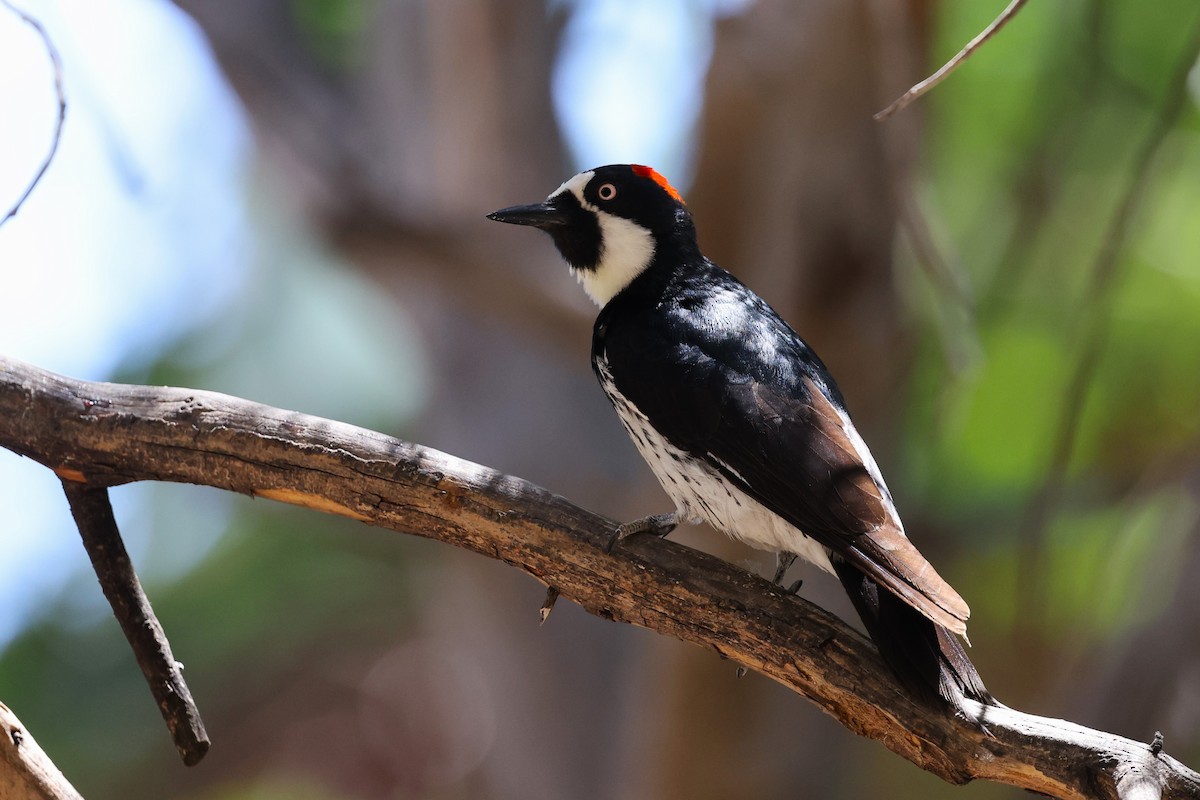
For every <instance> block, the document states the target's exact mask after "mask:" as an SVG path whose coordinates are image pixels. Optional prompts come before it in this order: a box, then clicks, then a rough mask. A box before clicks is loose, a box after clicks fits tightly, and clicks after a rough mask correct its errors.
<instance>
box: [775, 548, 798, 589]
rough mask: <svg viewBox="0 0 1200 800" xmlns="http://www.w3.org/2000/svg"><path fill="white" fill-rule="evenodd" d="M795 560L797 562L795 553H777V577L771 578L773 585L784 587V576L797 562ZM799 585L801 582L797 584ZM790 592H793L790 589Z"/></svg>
mask: <svg viewBox="0 0 1200 800" xmlns="http://www.w3.org/2000/svg"><path fill="white" fill-rule="evenodd" d="M795 560H796V554H795V553H784V552H779V553H776V554H775V576H774V577H772V578H771V583H773V584H775V585H776V586H783V576H784V574H786V573H787V571H788V568H789V567H791V566H792V563H793V562H795ZM797 583H799V582H797ZM795 588H797V589H799V588H800V587H799V586H796V587H795ZM789 591H791V590H790V589H789Z"/></svg>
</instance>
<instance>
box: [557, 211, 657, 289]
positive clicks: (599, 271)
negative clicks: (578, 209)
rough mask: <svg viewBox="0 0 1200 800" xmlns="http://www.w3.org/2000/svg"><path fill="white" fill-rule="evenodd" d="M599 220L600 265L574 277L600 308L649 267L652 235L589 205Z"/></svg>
mask: <svg viewBox="0 0 1200 800" xmlns="http://www.w3.org/2000/svg"><path fill="white" fill-rule="evenodd" d="M592 209H593V210H594V213H595V214H596V217H597V218H598V219H599V221H600V242H601V244H600V262H599V263H598V264H596V268H595V269H584V270H576V273H575V277H577V278H578V279H579V282H580V283H582V284H583V288H584V291H586V292H587V293H588V296H589V297H591V298H592V301H593V302H595V304H596V305H598V306H600V307H601V308H603V307H604V306H605V305H607V304H608V301H609V300H612V299H613V297H615V296H616V294H617V292H619V291H621V290H622V289H624V288H625V287H626V286H628V285H629V284H630V283H631V282H632V281H633V279H634V278H636V277H637V276H638V275H641V274H642V272H643V271H644V270H645V269H646V267H648V266H650V261H651V259H653V258H654V236H653V235H652V234H651V233H650V231H648V230H647V229H645V228H643V227H642V226H641V225H638V224H636V223H634V222H631V221H630V220H627V219H625V218H624V217H618V216H614V215H613V214H609V213H607V212H605V211H601V210H600V209H598V208H596V207H595V206H592Z"/></svg>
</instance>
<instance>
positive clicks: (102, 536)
mask: <svg viewBox="0 0 1200 800" xmlns="http://www.w3.org/2000/svg"><path fill="white" fill-rule="evenodd" d="M62 484H63V491H64V492H66V495H67V502H68V503H70V505H71V514H72V516H74V517H75V524H76V525H78V526H79V535H80V536H81V537H83V546H84V548H85V549H86V550H87V553H88V556H89V557H90V558H91V559H92V567H93V568H95V570H96V577H97V578H98V579H99V580H100V588H101V589H102V590H103V591H104V596H105V597H106V598H107V599H108V602H109V605H111V606H112V610H113V615H114V616H116V618H117V621H118V622H119V623H120V624H121V630H122V631H124V633H125V638H126V639H128V640H129V645H130V646H131V647H132V648H133V654H134V656H135V657H136V658H137V662H138V666H140V667H141V668H142V674H143V675H145V676H146V682H147V683H149V684H150V691H151V692H152V693H153V694H154V699H155V700H156V701H158V709H159V711H161V712H162V715H163V719H164V720H166V722H167V727H168V728H169V729H170V731H171V736H172V737H173V738H174V739H175V748H176V749H177V750H178V751H179V755H180V756H181V757H182V758H183V763H184V764H187V765H188V766H189V767H190V766H192V765H193V764H196V763H199V761H200V759H202V758H204V754H205V753H207V752H208V745H209V741H208V734H207V733H205V731H204V722H203V721H201V719H200V712H199V710H197V708H196V703H195V702H194V701H193V700H192V693H191V692H190V691H188V687H187V683H186V682H185V681H184V679H183V665H182V664H180V663H179V662H178V661H176V660H175V656H174V655H172V653H171V645H170V644H169V643H168V642H167V636H166V634H165V633H163V629H162V625H160V624H159V622H158V619H157V618H156V617H155V616H154V609H152V608H151V607H150V601H149V600H148V599H147V598H146V593H145V592H143V591H142V585H141V582H140V581H138V576H137V573H136V572H134V570H133V564H132V563H131V562H130V560H129V554H128V553H126V552H125V544H124V543H123V542H122V541H121V533H120V531H119V530H117V521H116V518H115V517H113V511H112V505H111V504H110V503H109V501H108V490H107V489H105V488H103V487H93V486H88V485H87V484H84V483H79V482H77V481H73V480H67V479H64V480H63V482H62Z"/></svg>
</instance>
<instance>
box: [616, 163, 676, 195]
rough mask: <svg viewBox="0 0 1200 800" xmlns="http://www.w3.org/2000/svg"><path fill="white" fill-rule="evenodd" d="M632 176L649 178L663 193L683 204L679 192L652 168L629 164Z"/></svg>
mask: <svg viewBox="0 0 1200 800" xmlns="http://www.w3.org/2000/svg"><path fill="white" fill-rule="evenodd" d="M629 166H630V168H631V169H632V170H633V174H634V175H640V176H642V177H643V178H649V179H650V180H652V181H654V182H655V183H657V184H658V185H659V186H661V187H662V188H663V191H664V192H666V193H667V194H669V195H671V197H673V198H675V199H676V200H678V201H679V202H680V203H683V198H682V197H680V196H679V192H678V191H677V190H676V189H675V187H674V186H672V185H671V184H670V183H669V182H668V181H667V179H666V178H664V177H663V176H662V175H659V174H658V172H656V171H655V170H654V169H653V168H652V167H646V166H643V165H641V164H630V165H629ZM685 205H686V204H685Z"/></svg>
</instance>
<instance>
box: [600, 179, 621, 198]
mask: <svg viewBox="0 0 1200 800" xmlns="http://www.w3.org/2000/svg"><path fill="white" fill-rule="evenodd" d="M596 195H597V196H598V197H599V198H600V199H601V200H612V199H613V198H614V197H616V196H617V187H615V186H613V185H612V184H611V183H606V184H604V185H603V186H601V187H600V188H599V189H597V190H596Z"/></svg>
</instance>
